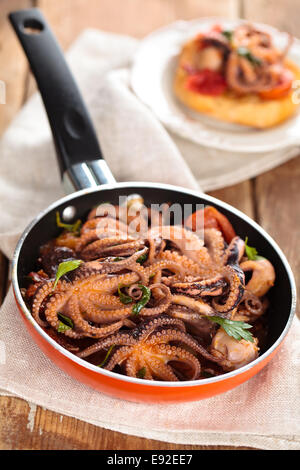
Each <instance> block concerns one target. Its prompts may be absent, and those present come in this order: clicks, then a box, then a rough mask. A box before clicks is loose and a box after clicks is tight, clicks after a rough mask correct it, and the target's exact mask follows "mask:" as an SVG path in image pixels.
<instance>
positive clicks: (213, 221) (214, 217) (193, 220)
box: [185, 206, 236, 243]
mask: <svg viewBox="0 0 300 470" xmlns="http://www.w3.org/2000/svg"><path fill="white" fill-rule="evenodd" d="M202 216H203V218H204V228H216V229H217V230H220V231H221V232H222V234H223V236H224V238H225V241H226V242H227V243H230V242H231V240H232V239H233V238H234V237H235V236H236V233H235V230H234V228H233V226H232V225H231V223H230V222H229V220H228V219H227V217H225V215H223V214H221V212H219V211H218V210H217V209H216V208H215V207H212V206H207V207H205V208H204V209H200V210H199V211H196V212H193V214H191V215H190V216H189V217H188V218H187V219H186V221H185V226H186V227H187V228H189V229H191V230H193V232H196V231H198V230H199V231H200V230H201V229H202V228H203V227H202V226H199V223H201V221H202V220H203V218H202Z"/></svg>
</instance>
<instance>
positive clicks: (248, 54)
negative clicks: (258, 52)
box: [236, 46, 262, 65]
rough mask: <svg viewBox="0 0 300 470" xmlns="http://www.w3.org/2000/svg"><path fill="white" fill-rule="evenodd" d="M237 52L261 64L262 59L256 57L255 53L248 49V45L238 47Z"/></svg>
mask: <svg viewBox="0 0 300 470" xmlns="http://www.w3.org/2000/svg"><path fill="white" fill-rule="evenodd" d="M236 52H237V53H238V55H239V56H241V57H245V59H247V60H249V62H251V63H252V64H254V65H261V63H262V61H261V60H260V59H259V58H258V57H256V56H255V55H253V54H252V52H250V51H249V49H247V47H244V46H241V47H238V48H237V50H236Z"/></svg>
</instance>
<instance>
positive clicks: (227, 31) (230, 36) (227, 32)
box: [222, 29, 233, 42]
mask: <svg viewBox="0 0 300 470" xmlns="http://www.w3.org/2000/svg"><path fill="white" fill-rule="evenodd" d="M222 34H223V36H225V38H226V39H228V41H229V42H230V41H231V39H232V35H233V32H232V31H230V30H229V29H225V30H224V31H222Z"/></svg>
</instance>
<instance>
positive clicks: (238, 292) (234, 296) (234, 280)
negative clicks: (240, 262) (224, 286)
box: [212, 266, 244, 314]
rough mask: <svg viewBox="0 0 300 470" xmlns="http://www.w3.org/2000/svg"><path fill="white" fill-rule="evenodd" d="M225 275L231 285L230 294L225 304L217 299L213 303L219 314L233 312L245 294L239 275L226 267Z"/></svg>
mask: <svg viewBox="0 0 300 470" xmlns="http://www.w3.org/2000/svg"><path fill="white" fill-rule="evenodd" d="M223 273H224V278H225V279H226V280H227V282H228V283H229V294H228V296H227V298H226V300H225V302H224V303H223V304H221V303H219V302H217V300H216V299H213V301H212V305H213V307H214V308H215V310H216V311H217V312H218V313H219V314H220V313H223V314H225V313H229V312H231V311H232V310H233V309H234V308H235V307H236V306H237V305H238V304H239V302H240V301H241V299H242V297H243V293H244V286H243V284H242V282H241V280H240V278H239V276H238V274H237V273H236V271H235V270H234V269H233V268H232V267H231V266H225V268H224V269H223Z"/></svg>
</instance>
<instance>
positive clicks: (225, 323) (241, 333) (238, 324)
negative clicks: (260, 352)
mask: <svg viewBox="0 0 300 470" xmlns="http://www.w3.org/2000/svg"><path fill="white" fill-rule="evenodd" d="M207 318H208V319H209V320H211V321H212V322H214V323H218V325H220V326H221V327H222V328H223V329H224V330H225V331H226V333H227V334H228V336H232V337H233V338H234V339H236V340H238V341H241V339H245V340H246V341H250V342H251V343H254V338H253V336H252V334H251V333H250V331H247V330H248V329H249V328H252V325H249V323H245V322H243V321H234V320H228V319H227V318H221V317H217V316H212V317H210V316H208V317H207Z"/></svg>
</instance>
